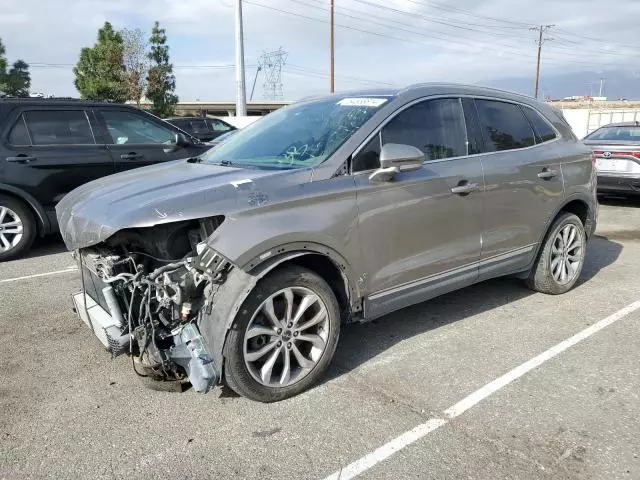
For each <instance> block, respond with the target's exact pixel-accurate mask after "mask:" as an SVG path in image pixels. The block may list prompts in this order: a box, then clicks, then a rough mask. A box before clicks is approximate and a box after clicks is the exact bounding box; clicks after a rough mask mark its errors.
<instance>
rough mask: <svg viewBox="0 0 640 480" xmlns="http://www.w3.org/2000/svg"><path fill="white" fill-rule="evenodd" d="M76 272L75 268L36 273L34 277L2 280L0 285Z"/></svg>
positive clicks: (26, 276)
mask: <svg viewBox="0 0 640 480" xmlns="http://www.w3.org/2000/svg"><path fill="white" fill-rule="evenodd" d="M77 271H78V268H77V267H68V268H65V269H64V270H56V271H53V272H46V273H36V274H35V275H25V276H24V277H15V278H6V279H4V280H0V283H11V282H19V281H20V280H29V279H30V278H38V277H48V276H50V275H61V274H63V273H69V272H77Z"/></svg>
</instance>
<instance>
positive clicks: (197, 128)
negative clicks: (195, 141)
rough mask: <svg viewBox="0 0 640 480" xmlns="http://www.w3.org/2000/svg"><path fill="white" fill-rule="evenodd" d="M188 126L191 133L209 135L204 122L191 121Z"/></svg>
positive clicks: (207, 127)
mask: <svg viewBox="0 0 640 480" xmlns="http://www.w3.org/2000/svg"><path fill="white" fill-rule="evenodd" d="M189 125H190V127H191V131H192V132H193V133H209V126H208V125H207V122H205V121H204V120H191V121H190V122H189Z"/></svg>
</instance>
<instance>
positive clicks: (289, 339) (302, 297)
mask: <svg viewBox="0 0 640 480" xmlns="http://www.w3.org/2000/svg"><path fill="white" fill-rule="evenodd" d="M328 336H329V316H328V311H327V307H326V305H325V304H324V302H323V301H322V300H321V299H320V297H319V296H318V295H316V294H315V293H314V292H313V291H312V290H310V289H308V288H306V287H289V288H285V289H282V290H279V291H277V292H276V293H274V294H272V295H270V296H269V297H268V298H267V299H266V300H265V301H264V302H262V304H261V305H260V307H259V308H258V309H257V310H256V312H255V313H254V314H253V317H252V318H251V321H250V322H249V325H248V326H247V330H246V332H245V336H244V342H243V343H244V344H243V356H244V362H245V365H246V367H247V369H248V370H249V373H250V374H251V376H252V377H253V378H254V379H255V380H256V381H257V382H259V383H260V384H262V385H265V386H268V387H287V386H290V385H293V384H294V383H297V382H299V381H300V380H302V379H303V378H304V377H306V376H307V375H308V374H309V373H310V372H311V371H312V370H313V368H314V367H315V366H316V365H317V363H318V362H319V361H320V359H321V358H322V355H323V354H324V352H325V350H326V347H327V338H328Z"/></svg>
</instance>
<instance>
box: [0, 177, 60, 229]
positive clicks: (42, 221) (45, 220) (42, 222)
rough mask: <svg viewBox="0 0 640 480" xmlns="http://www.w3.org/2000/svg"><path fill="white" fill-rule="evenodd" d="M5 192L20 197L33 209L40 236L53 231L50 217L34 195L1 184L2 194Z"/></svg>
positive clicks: (0, 190) (0, 191)
mask: <svg viewBox="0 0 640 480" xmlns="http://www.w3.org/2000/svg"><path fill="white" fill-rule="evenodd" d="M3 191H5V192H7V193H10V194H12V195H14V196H16V197H18V198H19V199H21V200H23V201H24V202H26V203H27V204H28V205H29V206H30V207H31V209H32V210H33V212H34V213H35V217H36V222H37V224H38V234H39V235H40V236H42V235H44V234H45V233H49V232H50V231H51V223H50V222H49V217H47V214H46V213H45V211H44V208H42V205H40V202H38V200H36V199H35V198H34V197H33V196H32V195H30V194H28V193H27V192H25V191H24V190H21V189H19V188H17V187H13V186H11V185H7V184H6V183H0V193H2V192H3Z"/></svg>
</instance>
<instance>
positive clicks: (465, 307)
mask: <svg viewBox="0 0 640 480" xmlns="http://www.w3.org/2000/svg"><path fill="white" fill-rule="evenodd" d="M621 252H622V245H620V244H619V243H616V242H611V241H609V240H607V239H606V238H602V237H593V239H592V240H591V241H590V243H589V247H588V252H587V259H586V261H585V265H584V267H583V271H582V275H581V277H580V280H579V283H578V284H577V285H581V284H583V283H585V282H587V281H588V280H590V279H591V278H593V277H594V276H596V275H597V274H598V272H599V271H600V270H601V269H603V268H605V267H607V266H609V265H611V264H612V263H614V262H615V261H616V260H617V259H618V257H619V256H620V253H621ZM533 294H534V292H533V291H531V290H529V289H528V288H527V287H526V286H525V285H524V283H523V282H522V281H520V280H517V279H514V278H499V279H494V280H489V281H486V282H483V283H479V284H477V285H474V286H471V287H468V288H465V289H463V290H459V291H456V292H452V293H449V294H447V295H443V296H441V297H438V298H435V299H433V300H429V301H427V302H424V303H421V304H418V305H414V306H412V307H408V308H405V309H403V310H400V311H397V312H394V313H392V314H390V315H387V316H385V317H382V318H380V319H378V320H374V321H372V322H369V323H365V324H353V325H347V326H345V327H344V328H343V329H342V332H341V337H340V343H339V344H338V348H337V350H336V354H335V357H334V360H333V362H332V364H331V366H330V367H329V372H328V374H327V377H326V379H325V380H330V379H332V378H336V377H339V376H340V375H343V374H345V373H347V372H349V371H351V370H353V369H355V368H357V367H358V366H360V365H362V364H363V363H365V362H367V361H368V360H371V359H372V358H375V357H376V356H378V355H380V354H381V353H383V352H384V351H386V350H387V349H389V348H391V347H393V346H394V345H395V344H397V343H399V342H402V341H403V340H405V339H407V338H411V337H413V336H415V335H418V334H421V333H425V332H428V331H429V330H432V329H435V328H438V327H440V326H444V325H447V324H450V323H453V322H456V321H458V320H462V319H464V318H467V317H470V316H473V315H478V314H481V313H484V312H487V311H490V310H493V309H495V308H499V307H502V306H504V305H507V304H510V303H513V302H516V301H518V300H520V299H523V298H525V297H528V296H529V295H533Z"/></svg>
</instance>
